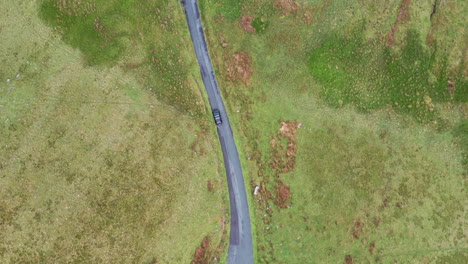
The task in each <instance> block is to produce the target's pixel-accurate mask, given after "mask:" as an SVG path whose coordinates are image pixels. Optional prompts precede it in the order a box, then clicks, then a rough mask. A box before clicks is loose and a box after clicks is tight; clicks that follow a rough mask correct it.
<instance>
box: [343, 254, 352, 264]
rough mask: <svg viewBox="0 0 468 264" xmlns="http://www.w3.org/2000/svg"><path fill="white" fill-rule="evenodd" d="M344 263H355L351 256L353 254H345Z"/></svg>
mask: <svg viewBox="0 0 468 264" xmlns="http://www.w3.org/2000/svg"><path fill="white" fill-rule="evenodd" d="M344 263H345V264H353V263H354V261H353V258H352V257H351V255H346V256H345V259H344Z"/></svg>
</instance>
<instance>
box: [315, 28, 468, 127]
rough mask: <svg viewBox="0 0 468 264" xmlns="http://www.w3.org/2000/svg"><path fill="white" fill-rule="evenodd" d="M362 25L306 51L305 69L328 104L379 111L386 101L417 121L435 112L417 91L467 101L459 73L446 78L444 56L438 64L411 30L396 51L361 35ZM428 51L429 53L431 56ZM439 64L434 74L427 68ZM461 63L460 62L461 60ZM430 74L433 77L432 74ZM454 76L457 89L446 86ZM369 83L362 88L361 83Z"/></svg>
mask: <svg viewBox="0 0 468 264" xmlns="http://www.w3.org/2000/svg"><path fill="white" fill-rule="evenodd" d="M362 32H363V28H362V27H358V28H356V29H354V30H353V31H352V32H351V33H350V37H342V36H341V37H338V36H337V35H332V36H331V37H326V40H325V41H324V42H323V43H321V44H320V46H319V47H318V48H315V49H313V50H312V52H311V53H310V59H309V62H308V63H309V68H310V70H311V73H312V75H313V76H314V78H315V79H316V80H317V81H319V82H320V83H321V84H322V85H323V87H324V89H323V91H322V94H323V97H324V99H325V100H326V101H327V102H328V103H329V104H331V105H334V106H342V105H343V104H349V103H351V104H353V105H355V106H356V107H357V108H358V109H360V110H370V109H378V108H382V107H384V106H387V105H389V104H390V105H392V104H393V105H392V107H393V108H394V109H395V110H397V111H399V112H404V113H410V114H412V115H414V116H415V117H416V118H417V120H419V121H421V122H431V121H434V119H435V118H436V116H437V113H436V112H434V109H432V110H431V106H430V105H428V104H424V102H423V101H422V100H421V95H426V96H429V98H431V99H432V100H434V101H436V102H446V101H449V100H452V101H455V102H466V101H467V96H466V95H467V93H468V90H467V88H466V87H468V84H467V83H466V80H463V78H462V71H461V68H460V71H459V72H455V76H454V77H449V76H447V75H448V72H447V61H446V59H445V60H444V61H442V62H436V61H435V58H436V57H446V55H447V54H446V53H441V54H438V52H437V49H436V48H435V49H434V50H429V49H428V48H426V47H425V46H424V45H423V43H422V38H421V36H420V34H419V33H418V32H417V31H415V30H409V31H407V32H406V36H405V39H404V44H403V47H402V48H401V50H400V51H398V52H394V51H392V50H391V48H390V47H386V46H385V43H382V42H377V41H372V42H368V41H365V40H364V39H363V36H362V35H363V33H362ZM430 52H431V53H432V54H430ZM438 64H441V69H439V70H438V71H439V72H438V74H437V76H435V75H434V74H433V73H432V72H431V70H432V69H434V68H435V67H436V66H437V65H438ZM461 65H464V64H461ZM432 76H434V79H431V77H432ZM450 78H451V79H452V81H454V82H455V83H457V84H458V86H459V87H460V88H459V89H456V90H455V91H450V90H448V89H446V88H447V80H448V79H450ZM366 83H371V85H372V86H371V87H368V88H367V89H362V85H363V84H366Z"/></svg>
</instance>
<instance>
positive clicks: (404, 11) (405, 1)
mask: <svg viewBox="0 0 468 264" xmlns="http://www.w3.org/2000/svg"><path fill="white" fill-rule="evenodd" d="M410 3H411V0H402V1H401V4H400V10H399V11H398V17H397V19H396V21H395V23H394V24H393V26H392V29H391V30H390V32H389V33H388V36H387V46H391V45H393V43H394V42H395V33H396V32H397V31H398V25H399V24H402V23H405V22H407V21H408V20H409V19H410V15H409V12H408V9H409V5H410Z"/></svg>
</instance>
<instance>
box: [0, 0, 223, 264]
mask: <svg viewBox="0 0 468 264" xmlns="http://www.w3.org/2000/svg"><path fill="white" fill-rule="evenodd" d="M0 9H1V10H2V12H4V13H3V15H2V17H1V18H0V30H1V32H2V38H1V39H0V46H1V47H2V49H0V62H1V65H2V66H1V67H0V120H1V121H0V263H2V264H3V263H5V264H7V263H8V264H9V263H12V264H13V263H190V262H191V260H192V259H193V257H194V256H193V255H194V252H195V250H196V248H197V247H198V246H199V245H200V243H201V242H202V241H204V238H205V237H207V238H208V239H209V240H210V243H209V246H208V247H207V248H206V251H207V252H208V253H209V254H210V255H208V254H207V256H205V257H207V258H208V257H210V258H212V257H214V256H217V257H220V255H222V252H223V250H224V247H225V246H226V240H225V239H224V237H225V236H226V234H227V233H228V230H227V229H226V227H227V225H225V224H224V223H223V221H224V220H223V219H228V210H227V208H226V205H227V203H226V202H227V201H226V191H225V181H224V179H225V176H224V173H223V167H222V162H220V161H221V156H220V153H219V151H218V150H217V149H218V148H217V139H216V137H215V134H214V133H215V131H213V130H211V129H210V128H211V127H212V120H211V116H210V114H205V112H206V105H205V104H204V99H203V97H202V96H201V94H200V92H199V89H198V87H197V85H196V82H199V83H201V80H200V78H199V77H198V76H199V75H198V72H199V71H198V68H197V66H196V65H197V64H196V60H195V56H194V54H193V51H192V47H191V43H190V36H189V34H188V32H187V30H186V24H185V18H184V13H183V10H182V8H181V7H180V6H179V5H178V3H176V2H174V3H171V1H84V0H83V1H81V0H67V1H29V0H28V1H1V2H0ZM44 20H45V21H46V22H47V23H44ZM191 113H193V114H194V115H192V114H191ZM195 113H197V114H198V115H195ZM207 185H208V186H207ZM215 251H216V253H213V252H215Z"/></svg>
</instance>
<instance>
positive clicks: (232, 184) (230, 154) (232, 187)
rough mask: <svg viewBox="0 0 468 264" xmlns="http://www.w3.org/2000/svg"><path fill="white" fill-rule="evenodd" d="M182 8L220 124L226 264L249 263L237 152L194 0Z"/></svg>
mask: <svg viewBox="0 0 468 264" xmlns="http://www.w3.org/2000/svg"><path fill="white" fill-rule="evenodd" d="M181 3H182V6H183V7H184V10H185V16H186V18H187V23H188V27H189V30H190V35H191V37H192V42H193V47H194V49H195V53H196V55H197V60H198V64H199V66H200V72H201V76H202V79H203V83H204V84H205V89H206V92H207V93H208V99H209V101H210V105H211V109H216V108H217V109H219V111H220V112H221V118H222V120H223V123H222V124H221V125H219V126H217V129H218V135H219V140H220V142H221V148H222V151H223V156H224V165H225V167H226V174H227V175H226V176H227V180H228V187H229V200H230V207H231V233H230V241H229V252H228V263H229V264H253V263H254V260H253V248H252V229H251V226H250V214H249V205H248V203H247V194H246V192H245V185H244V177H243V175H242V168H241V165H240V160H239V154H238V152H237V148H236V143H235V142H234V137H233V134H232V129H231V124H230V123H229V118H228V116H227V113H226V109H225V107H224V103H223V99H222V97H221V94H220V92H219V88H218V83H217V82H216V76H215V74H214V71H213V66H212V65H211V60H210V55H209V54H208V48H207V45H206V40H205V36H204V33H203V28H202V24H201V20H200V12H199V10H198V4H197V0H181Z"/></svg>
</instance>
